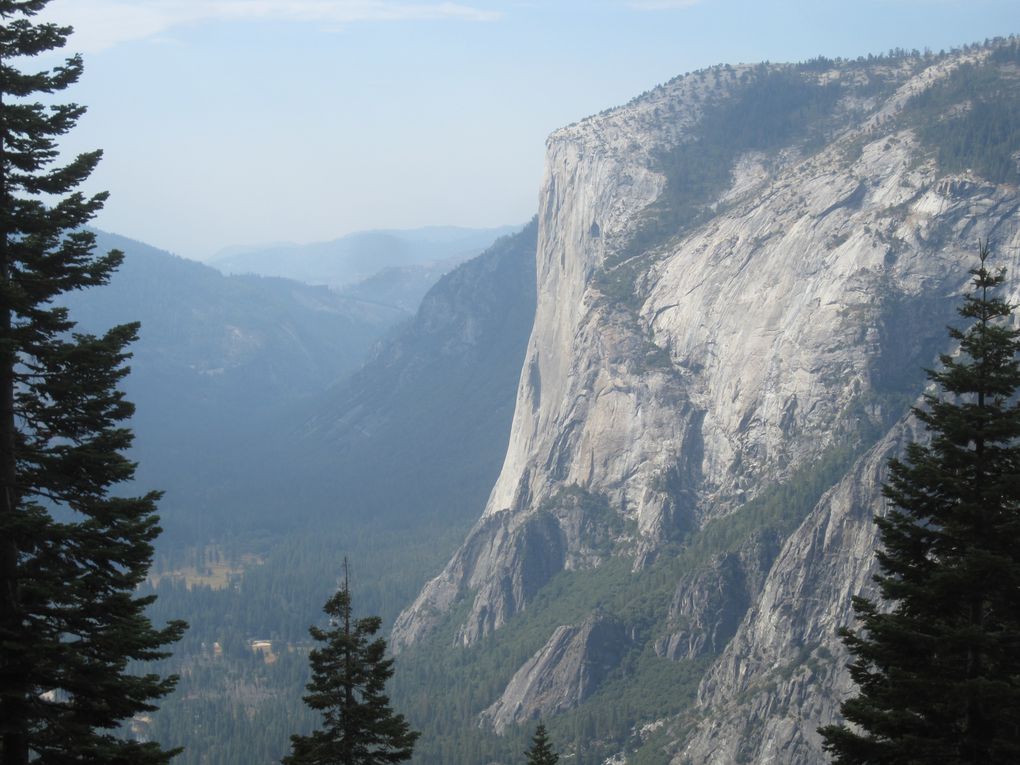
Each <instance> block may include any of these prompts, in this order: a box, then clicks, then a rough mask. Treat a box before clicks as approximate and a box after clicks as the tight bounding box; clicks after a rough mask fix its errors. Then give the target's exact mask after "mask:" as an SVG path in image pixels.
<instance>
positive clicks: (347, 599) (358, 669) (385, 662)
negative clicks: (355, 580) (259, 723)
mask: <svg viewBox="0 0 1020 765" xmlns="http://www.w3.org/2000/svg"><path fill="white" fill-rule="evenodd" d="M346 565H347V562H346V561H344V567H345V569H346ZM323 610H324V611H325V612H326V613H327V614H328V615H329V617H330V624H331V626H332V629H329V630H321V629H319V628H318V627H311V628H310V629H309V630H308V631H309V632H310V633H311V636H312V637H313V638H314V639H315V640H317V641H318V642H320V643H323V646H322V647H321V648H317V649H315V650H313V651H312V652H311V654H310V661H311V665H312V680H311V682H309V683H308V685H307V689H308V695H307V696H305V697H304V700H305V703H306V704H307V705H308V706H309V707H310V708H312V709H315V710H318V711H320V712H322V717H323V723H324V728H323V729H322V730H319V731H315V732H314V733H312V734H311V735H308V736H299V735H295V736H291V739H290V740H291V747H292V753H291V754H290V755H288V756H287V757H284V758H283V763H284V765H383V764H384V763H395V762H404V761H405V760H409V759H411V754H412V752H413V750H414V742H415V741H417V739H418V736H419V734H418V733H417V732H415V731H412V730H411V729H410V726H409V725H408V724H407V721H406V720H405V719H404V716H403V715H398V714H394V712H393V710H392V709H391V708H390V701H389V697H388V696H387V695H386V681H387V680H389V679H390V677H391V676H392V675H393V659H387V658H386V641H385V640H383V639H382V638H375V639H374V640H373V639H372V636H373V635H375V633H377V632H378V631H379V627H380V626H381V625H382V620H381V619H380V618H379V617H378V616H369V617H366V618H363V619H356V620H352V618H351V595H350V591H349V589H348V583H347V576H346V574H345V576H344V584H343V588H342V589H341V590H340V591H338V592H337V593H336V594H334V595H333V596H332V597H331V598H330V599H329V600H327V601H326V605H325V606H323Z"/></svg>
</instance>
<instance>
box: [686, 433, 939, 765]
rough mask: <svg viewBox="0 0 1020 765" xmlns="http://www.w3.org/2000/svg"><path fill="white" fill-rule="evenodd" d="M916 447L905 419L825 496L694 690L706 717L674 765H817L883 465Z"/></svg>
mask: <svg viewBox="0 0 1020 765" xmlns="http://www.w3.org/2000/svg"><path fill="white" fill-rule="evenodd" d="M923 438H924V434H923V432H921V431H919V429H918V427H917V424H916V422H915V421H914V420H913V419H912V418H911V419H908V420H905V421H904V422H902V423H899V424H898V425H897V426H896V427H894V428H893V429H892V430H891V431H890V432H889V433H888V434H887V435H886V436H885V437H884V438H883V439H882V440H881V441H880V442H879V443H878V444H877V445H876V446H875V447H873V448H872V449H871V450H870V451H869V452H868V453H867V454H866V455H864V456H863V457H862V458H861V459H859V460H858V461H857V463H856V464H855V465H854V467H853V469H852V470H850V471H849V472H848V473H847V475H846V476H845V477H844V478H843V479H842V480H841V481H840V482H839V484H838V485H837V486H836V487H834V488H833V489H832V490H831V491H830V492H828V493H827V494H826V495H825V497H824V498H823V499H822V501H821V502H819V503H818V506H817V507H816V508H815V510H814V511H813V512H812V513H811V515H810V516H809V517H808V518H807V520H806V521H805V522H804V523H803V524H802V525H801V526H800V528H798V529H797V531H796V532H795V533H794V534H793V535H792V536H791V537H790V538H789V540H787V542H786V544H785V545H784V547H783V550H782V552H781V553H780V554H779V558H778V559H777V560H776V563H775V565H774V566H773V568H772V571H771V572H770V574H769V577H768V579H767V580H766V581H765V583H764V587H763V589H762V593H761V596H760V597H759V598H758V600H757V602H756V603H755V605H754V607H753V608H752V609H751V611H750V612H749V613H748V614H747V617H746V618H745V619H744V621H743V623H742V624H741V625H740V629H739V630H738V631H737V634H736V635H735V637H734V638H733V640H732V641H730V643H729V645H728V646H727V647H726V650H725V651H724V652H723V654H722V656H721V657H720V658H719V661H718V662H716V664H715V665H714V666H713V668H712V669H711V670H710V671H709V673H708V674H707V675H706V677H705V678H704V680H703V681H702V683H701V686H700V688H699V690H698V700H697V709H698V711H700V712H702V713H705V714H706V717H705V718H704V721H703V722H702V724H701V725H700V726H699V727H698V728H697V730H696V732H695V733H694V735H693V736H692V737H691V739H690V741H689V743H688V744H687V746H686V747H685V749H684V751H683V753H682V755H681V756H679V757H678V758H677V759H675V760H674V762H675V763H677V765H679V764H680V763H688V762H692V763H706V764H708V763H711V764H712V765H716V764H717V765H723V764H724V763H727V764H728V763H732V762H762V763H765V762H790V763H797V762H804V763H810V762H817V761H819V759H820V757H821V740H820V737H819V736H818V734H817V732H816V728H817V727H818V726H819V725H825V724H828V723H831V722H832V721H833V720H834V719H836V717H837V713H838V707H839V701H838V700H839V699H842V698H845V697H846V696H847V693H848V690H849V688H850V678H849V673H848V672H847V670H846V664H847V661H848V657H847V655H846V652H845V650H844V649H843V647H842V644H841V643H840V642H839V641H838V640H837V639H836V633H837V630H838V629H839V628H840V627H843V626H846V625H848V624H852V623H853V609H852V606H851V598H852V597H853V596H854V595H858V594H861V593H869V592H871V587H872V582H871V576H872V574H873V573H874V547H875V540H876V534H875V531H876V527H875V524H874V520H873V518H874V515H875V513H876V512H882V509H883V507H884V500H883V498H882V496H881V490H880V487H881V486H882V483H883V482H884V480H885V471H886V464H887V463H888V461H889V458H890V457H892V456H895V455H897V454H899V453H900V452H901V451H902V449H903V446H904V444H905V443H907V442H908V441H916V440H921V439H923Z"/></svg>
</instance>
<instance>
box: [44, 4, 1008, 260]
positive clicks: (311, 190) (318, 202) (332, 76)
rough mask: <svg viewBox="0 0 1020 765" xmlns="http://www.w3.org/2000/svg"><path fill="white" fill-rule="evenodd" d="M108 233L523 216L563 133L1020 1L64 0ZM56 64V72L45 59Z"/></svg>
mask: <svg viewBox="0 0 1020 765" xmlns="http://www.w3.org/2000/svg"><path fill="white" fill-rule="evenodd" d="M43 18H45V19H46V20H53V21H57V22H60V23H62V24H71V25H73V26H74V27H75V30H76V31H75V33H74V35H72V37H71V39H70V41H69V43H68V46H67V47H66V48H65V49H64V51H63V52H62V53H72V52H80V53H82V54H83V56H84V58H85V74H84V75H83V77H82V79H81V81H80V82H79V83H78V84H77V85H75V86H74V87H73V88H71V89H69V90H68V91H66V92H65V94H66V98H67V100H73V101H75V102H77V103H81V104H84V105H87V106H88V109H89V110H88V113H87V114H86V115H85V116H84V117H83V118H82V120H81V121H80V123H79V125H78V127H77V128H76V129H75V130H74V131H73V132H72V133H71V134H69V136H68V137H67V138H66V140H65V142H64V146H63V148H64V150H65V152H66V153H67V154H71V153H74V152H78V151H84V150H90V149H94V148H101V149H103V151H104V159H103V162H102V163H101V165H100V166H99V168H98V169H97V171H96V172H95V173H94V174H93V176H92V178H90V179H89V181H88V182H87V186H86V187H85V188H86V190H88V191H98V190H108V191H109V192H110V199H109V201H108V202H107V204H106V207H105V209H104V210H103V212H102V213H100V215H99V217H98V218H97V219H96V225H98V226H99V227H100V228H103V229H106V230H108V231H113V232H116V233H119V234H123V235H125V236H129V237H132V238H134V239H138V240H141V241H144V242H146V243H148V244H151V245H154V246H156V247H160V248H162V249H166V250H170V251H172V252H175V253H177V254H179V255H183V256H185V257H190V258H196V259H207V258H210V257H211V256H213V255H214V254H215V253H216V252H218V251H219V250H221V249H222V248H226V247H237V246H258V245H261V244H270V243H280V242H295V243H305V242H312V241H324V240H329V239H334V238H337V237H340V236H343V235H345V234H348V233H350V232H353V231H359V230H367V229H377V228H414V227H419V226H427V225H459V226H472V227H487V226H498V225H503V224H513V223H523V222H525V221H527V220H528V219H529V218H530V217H531V216H532V215H533V214H534V213H535V212H537V207H538V190H539V185H540V183H541V179H542V172H543V160H544V153H545V139H546V137H547V136H548V135H549V133H550V132H552V131H553V130H555V129H556V128H558V127H561V126H563V125H566V124H569V123H572V122H575V121H577V120H579V119H582V118H584V117H585V116H588V115H590V114H594V113H597V112H599V111H602V110H603V109H606V108H608V107H612V106H617V105H620V104H623V103H626V102H627V101H629V100H630V99H631V98H633V97H634V96H636V95H638V94H639V93H641V92H643V91H646V90H648V89H650V88H652V87H654V86H655V85H657V84H659V83H661V82H664V81H666V80H669V79H671V78H672V77H674V76H676V75H678V74H682V73H685V72H689V71H694V70H697V69H701V68H704V67H706V66H711V65H713V64H717V63H733V64H735V63H746V62H756V61H763V60H768V61H800V60H804V59H808V58H812V57H814V56H817V55H820V54H821V55H826V56H829V57H836V56H843V57H856V56H858V55H863V54H867V53H881V52H885V51H888V50H889V49H891V48H896V47H900V48H906V49H914V48H916V49H918V50H924V49H925V48H929V49H931V50H934V51H939V50H941V49H944V48H945V49H948V48H951V47H954V46H958V45H962V44H965V43H969V42H975V41H981V40H984V39H986V38H989V37H995V36H1004V35H1009V34H1013V33H1020V0H587V1H584V2H582V0H544V1H543V0H534V1H531V2H527V1H525V0H456V1H453V2H446V1H443V0H392V1H391V0H52V1H51V3H50V4H49V6H48V7H47V8H46V10H45V11H44V14H43ZM36 63H38V64H39V65H42V64H43V63H47V62H46V61H40V62H36Z"/></svg>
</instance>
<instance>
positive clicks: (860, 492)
mask: <svg viewBox="0 0 1020 765" xmlns="http://www.w3.org/2000/svg"><path fill="white" fill-rule="evenodd" d="M1018 60H1020V57H1018V52H1017V46H1016V45H1015V43H1013V42H1010V41H999V42H997V43H991V44H988V45H984V46H974V47H972V48H969V49H966V50H963V51H956V52H953V53H951V54H945V55H939V56H935V55H928V56H911V55H903V56H890V57H880V58H873V59H870V60H859V61H855V62H846V61H835V62H834V61H827V60H817V61H812V62H808V63H806V64H802V65H796V66H785V65H760V66H756V67H751V66H743V67H729V66H722V67H716V68H713V69H711V70H707V71H703V72H699V73H695V74H691V75H686V76H684V77H680V78H677V79H676V80H673V81H671V82H670V83H667V84H665V85H663V86H660V87H658V88H656V89H654V90H652V91H650V92H648V93H646V94H644V95H642V96H640V97H638V98H637V99H635V100H634V101H633V102H631V103H630V104H628V105H626V106H624V107H621V108H619V109H615V110H611V111H609V112H605V113H603V114H600V115H598V116H595V117H592V118H590V119H587V120H584V121H582V122H580V123H578V124H575V125H572V126H569V127H567V128H564V129H562V130H560V131H557V132H556V133H554V134H553V135H552V136H551V137H550V139H549V142H548V151H547V159H546V173H545V179H544V182H543V185H542V189H541V195H540V212H539V218H538V222H539V231H538V252H537V284H538V297H537V309H536V314H535V323H534V328H533V330H532V334H531V338H530V342H529V345H528V351H527V355H526V357H525V360H524V365H523V369H522V372H521V378H520V385H519V388H518V392H517V402H516V411H515V415H514V420H513V425H512V429H511V434H510V439H509V444H508V447H507V452H506V458H505V461H504V464H503V469H502V471H501V473H500V475H499V478H498V480H497V481H496V483H495V486H494V487H493V489H492V491H491V494H490V496H489V500H488V503H487V504H486V506H485V508H484V511H483V512H482V515H481V518H480V520H479V521H478V523H477V524H476V525H475V527H474V529H473V530H472V532H471V533H470V535H469V536H468V538H467V540H466V541H465V542H464V544H463V546H462V547H461V548H460V550H459V551H458V552H457V553H456V555H455V556H454V557H453V559H452V560H451V561H450V562H449V564H448V565H447V566H446V567H445V569H444V570H443V571H442V572H441V573H439V574H438V575H437V576H436V577H435V578H434V579H433V580H432V581H431V582H429V583H428V585H427V586H426V587H425V588H424V590H423V591H422V592H421V594H420V595H419V596H418V598H417V600H416V601H415V602H414V603H413V604H412V605H411V606H410V607H409V608H408V609H407V610H405V611H404V613H403V614H402V615H401V617H400V618H399V619H398V621H397V623H396V625H395V627H394V630H393V635H392V643H393V645H394V646H395V647H396V648H398V649H400V650H409V649H412V648H414V647H416V646H421V645H422V644H430V643H436V642H437V641H440V642H442V643H443V644H444V645H446V646H447V650H449V651H467V650H472V651H475V652H476V653H477V652H485V651H490V652H496V651H498V650H500V649H499V646H501V645H503V646H504V647H506V646H508V645H509V643H508V642H507V641H510V640H511V639H512V640H513V641H515V642H514V643H513V647H514V649H515V651H517V653H515V652H514V651H509V650H508V649H507V653H508V655H512V656H518V654H519V652H520V651H525V648H522V646H525V647H526V651H525V652H526V653H527V654H528V655H527V657H525V659H524V660H523V661H520V662H518V661H517V660H516V659H515V660H514V662H511V663H514V666H506V667H504V668H503V670H501V672H502V674H500V676H499V678H498V679H497V681H494V682H495V685H496V686H498V687H499V688H500V690H499V691H498V693H495V694H492V697H491V698H489V699H487V700H485V701H484V705H483V706H481V707H480V708H479V709H477V710H476V711H477V713H478V714H479V717H478V718H477V719H478V721H479V723H480V724H481V725H482V726H483V727H492V728H495V730H497V731H499V732H504V731H505V730H506V729H507V728H508V727H509V726H512V725H515V724H520V723H524V722H527V721H529V720H532V719H534V718H536V717H542V718H544V719H552V720H553V725H554V730H555V721H556V719H557V716H558V715H559V716H560V717H561V718H562V717H563V716H564V714H565V713H566V712H567V711H568V710H574V714H575V715H577V714H580V713H582V712H584V711H585V710H590V716H591V718H592V719H594V720H596V723H598V724H596V723H593V725H595V730H594V731H593V733H592V734H591V736H592V742H591V744H590V747H589V749H590V752H595V753H599V752H600V754H598V757H599V758H602V759H604V758H606V757H609V756H613V757H614V758H615V759H614V760H613V761H614V762H631V761H633V762H673V763H676V765H679V764H680V763H691V765H694V764H696V763H732V762H749V763H765V762H784V763H794V764H797V763H805V764H806V763H814V762H818V761H820V758H821V753H820V748H819V739H818V736H817V735H816V733H815V728H816V727H817V726H818V725H819V724H824V723H827V722H829V721H831V720H832V719H833V718H834V716H835V715H836V714H837V710H838V705H839V701H840V699H841V698H843V697H844V696H845V695H846V692H847V689H848V687H849V686H848V682H849V681H848V678H847V676H846V673H845V671H844V670H843V665H844V663H845V660H846V657H845V653H844V651H843V649H842V646H841V644H840V643H839V641H838V639H837V637H836V630H837V628H838V627H839V626H841V625H845V624H849V623H851V621H852V618H853V617H852V611H851V609H850V597H851V596H852V595H854V594H856V593H858V592H861V591H862V590H866V589H867V588H868V586H869V581H870V574H871V570H872V559H873V549H874V542H875V540H874V533H873V524H872V522H871V519H872V516H873V515H874V514H875V513H880V512H882V509H883V507H882V500H881V493H880V486H881V482H882V476H883V470H884V466H885V463H886V461H887V459H888V458H889V457H890V456H891V455H893V454H895V453H897V451H898V450H899V449H901V448H902V445H903V443H905V441H906V440H907V439H909V438H917V437H923V434H920V433H918V432H917V431H916V426H915V424H914V423H913V421H912V419H911V418H910V416H909V407H910V405H911V404H912V403H913V402H914V401H915V400H916V398H917V396H918V395H919V393H920V392H921V390H922V388H923V385H924V375H923V372H922V371H921V370H922V368H923V367H926V366H931V365H932V364H934V363H936V359H937V354H938V353H939V352H945V351H951V348H950V346H949V345H948V341H947V340H946V334H945V329H944V327H945V324H946V323H947V322H950V321H952V320H953V317H954V306H955V304H956V301H957V299H958V297H959V295H960V293H961V291H962V290H963V289H964V288H965V285H966V283H967V279H968V269H969V268H970V267H971V266H972V265H973V264H974V262H975V253H976V247H977V243H978V240H979V239H981V240H989V241H991V242H992V245H993V248H994V249H995V251H996V252H997V253H998V263H999V264H1000V265H1003V266H1005V267H1007V268H1008V270H1009V272H1010V277H1011V279H1013V280H1014V281H1012V282H1011V284H1013V285H1015V284H1016V281H1015V278H1016V273H1017V263H1016V262H1015V260H1016V253H1017V252H1018V251H1020V250H1018V246H1020V234H1018V232H1017V220H1018V218H1017V211H1018V208H1020V192H1018V189H1017V182H1018V180H1020V175H1018V170H1017V161H1018V158H1020V154H1018V151H1020V139H1018V138H1017V136H1016V134H1015V132H1013V133H1010V131H1009V130H1006V131H1005V134H1006V137H1005V138H994V137H989V135H990V134H998V133H996V131H995V130H992V129H990V128H989V129H988V130H985V131H984V132H982V126H984V127H988V126H989V125H994V124H998V123H997V122H996V121H997V120H999V121H1004V124H1007V123H1008V122H1009V120H1010V119H1011V118H1010V117H1009V115H1010V114H1013V113H1014V112H1015V111H1016V103H1017V102H1018V93H1020V75H1018ZM956 138H959V139H960V140H955V139H956ZM1014 144H1016V145H1014ZM961 146H963V147H964V148H962V149H961V148H960V147H961ZM954 147H955V148H954ZM1013 291H1014V293H1015V287H1014V288H1013ZM1014 297H1015V295H1014ZM599 583H602V585H604V589H602V590H599V589H598V587H599V586H600V585H599ZM571 593H573V595H571ZM578 593H580V594H578ZM557 598H559V600H557ZM586 598H587V600H586ZM568 605H569V607H568ZM589 606H590V607H589ZM557 607H559V611H556V608H557ZM553 613H560V614H561V615H562V616H561V618H562V620H563V621H561V622H560V623H554V621H550V619H552V618H553V617H552V616H550V614H553ZM529 624H530V627H528V626H527V625H529ZM543 624H547V625H548V626H547V627H542V626H541V625H543ZM539 633H541V634H539ZM501 641H502V642H501ZM472 655H474V654H472ZM479 655H480V654H479ZM669 667H673V668H676V667H681V668H683V673H685V674H683V676H684V677H685V678H687V679H688V681H689V682H688V684H687V685H684V686H683V687H681V685H680V684H679V683H678V684H677V685H676V687H675V690H672V691H671V690H670V688H669V687H666V688H665V689H662V688H657V689H656V690H654V691H651V690H649V691H648V692H647V693H645V694H644V696H645V697H649V696H654V695H656V694H658V697H657V698H659V699H660V700H661V702H662V703H661V704H659V705H658V706H655V705H654V704H649V705H648V706H646V707H641V705H640V704H636V705H634V708H633V710H632V711H631V712H628V713H623V714H622V718H623V719H618V720H615V721H609V722H605V723H600V722H599V721H600V720H602V718H600V717H599V711H598V709H599V708H598V706H597V705H598V703H599V699H600V693H601V696H602V697H603V700H605V698H604V697H607V696H611V695H612V694H616V695H617V696H621V697H622V695H623V694H624V692H625V691H626V689H628V688H631V689H633V688H635V687H639V686H640V684H641V683H643V682H646V681H645V680H643V679H642V678H647V677H650V676H654V675H656V674H659V675H661V674H662V673H664V672H667V671H674V670H673V669H668V668H669ZM656 668H658V669H656ZM642 673H644V674H642ZM497 674H498V673H497ZM677 676H679V675H677ZM692 678H693V680H691V679H692ZM649 687H650V686H649ZM607 703H611V702H607ZM483 710H484V711H483ZM607 719H608V718H607ZM592 756H594V755H592ZM580 761H581V760H580V759H579V760H578V762H580ZM584 761H585V762H587V761H589V760H587V759H586V760H584ZM590 761H592V762H595V761H602V760H601V759H598V760H596V759H590Z"/></svg>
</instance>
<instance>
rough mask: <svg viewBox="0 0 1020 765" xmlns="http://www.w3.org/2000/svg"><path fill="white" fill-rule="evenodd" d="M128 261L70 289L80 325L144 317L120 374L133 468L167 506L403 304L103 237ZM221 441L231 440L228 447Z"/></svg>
mask: <svg viewBox="0 0 1020 765" xmlns="http://www.w3.org/2000/svg"><path fill="white" fill-rule="evenodd" d="M99 248H100V249H102V250H108V249H113V248H116V249H120V250H123V251H124V253H125V260H124V263H123V265H122V266H121V268H120V270H118V271H117V272H116V273H115V274H114V276H113V279H112V280H111V282H110V284H108V285H106V286H103V287H99V288H95V289H90V290H85V291H82V292H77V293H72V294H70V295H68V296H67V300H66V302H67V303H68V305H69V306H70V308H71V311H72V316H73V317H74V318H76V319H77V321H78V323H79V329H82V330H85V331H90V332H102V331H104V330H105V329H106V328H108V327H110V326H112V325H113V324H116V323H122V322H127V321H140V322H141V324H142V329H141V334H140V339H139V340H138V342H137V343H136V344H135V345H134V346H133V347H132V350H133V353H134V358H133V360H132V362H131V366H132V373H131V375H130V376H129V377H128V378H127V380H126V381H125V389H126V390H127V393H128V396H129V398H130V400H132V401H133V402H134V403H135V404H136V406H137V411H136V415H135V418H134V421H133V425H134V428H135V432H136V447H137V448H136V456H137V457H138V459H139V460H140V469H139V474H138V479H139V482H140V483H142V484H143V485H155V486H158V487H160V488H163V489H167V490H168V492H169V496H168V499H167V502H168V503H169V504H170V505H171V506H172V505H173V504H174V503H175V502H176V501H178V500H181V501H183V498H184V497H192V496H193V494H194V493H196V492H201V491H203V490H204V487H199V486H196V481H195V479H196V476H197V475H200V474H201V471H204V470H205V469H207V468H209V467H210V466H211V467H213V468H215V465H216V464H217V461H218V459H219V458H220V456H221V455H222V453H223V450H225V449H228V448H235V447H234V446H233V444H235V443H237V442H239V441H240V442H241V443H243V442H244V439H245V438H246V437H247V436H248V434H250V433H251V432H253V430H254V429H255V428H256V427H257V425H258V423H259V422H260V421H262V420H263V419H265V418H267V417H269V416H272V415H274V414H275V413H276V412H278V411H280V410H282V409H284V408H286V407H288V406H292V405H293V404H294V403H295V402H296V401H298V400H300V399H301V398H303V397H305V396H308V395H311V394H313V393H320V392H321V391H322V390H324V389H325V388H327V387H328V386H329V385H331V384H332V383H334V382H336V381H337V380H339V379H341V378H343V377H345V376H347V375H349V374H350V373H351V372H353V371H354V370H355V369H357V368H358V367H359V366H360V365H361V363H362V362H363V361H364V360H365V358H366V357H367V355H368V353H369V350H370V348H371V347H372V345H373V344H374V343H375V342H376V341H377V340H378V339H379V338H380V337H381V336H382V335H383V334H384V333H385V332H386V331H387V330H388V329H389V328H390V327H391V326H393V324H394V323H395V322H397V321H398V320H400V319H401V318H403V312H401V311H399V310H397V309H394V308H390V307H386V306H382V305H380V304H378V303H374V302H367V301H360V300H357V299H354V298H350V297H341V296H339V295H336V294H335V293H333V292H331V291H330V290H328V289H327V288H325V287H312V286H309V285H306V284H301V283H299V282H295V281H289V280H285V279H276V278H262V277H256V276H224V275H222V274H221V273H219V272H218V271H216V270H215V269H213V268H210V267H208V266H205V265H202V264H200V263H196V262H193V261H189V260H185V259H183V258H179V257H176V256H174V255H170V254H169V253H166V252H162V251H160V250H157V249H155V248H153V247H150V246H148V245H145V244H142V243H140V242H135V241H132V240H129V239H125V238H123V237H120V236H116V235H114V234H107V233H100V234H99ZM228 444H231V445H230V446H228Z"/></svg>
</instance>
